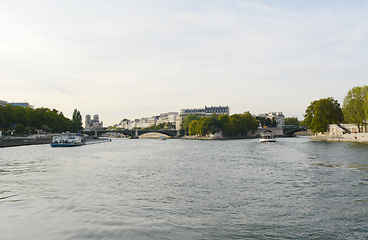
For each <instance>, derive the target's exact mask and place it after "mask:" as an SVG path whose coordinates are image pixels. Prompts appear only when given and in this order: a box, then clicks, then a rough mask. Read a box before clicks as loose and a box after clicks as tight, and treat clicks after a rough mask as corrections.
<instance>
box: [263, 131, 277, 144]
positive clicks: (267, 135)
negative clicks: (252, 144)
mask: <svg viewBox="0 0 368 240" xmlns="http://www.w3.org/2000/svg"><path fill="white" fill-rule="evenodd" d="M259 141H260V142H276V138H275V134H273V132H272V131H270V130H266V131H264V132H263V133H261V139H260V140H259Z"/></svg>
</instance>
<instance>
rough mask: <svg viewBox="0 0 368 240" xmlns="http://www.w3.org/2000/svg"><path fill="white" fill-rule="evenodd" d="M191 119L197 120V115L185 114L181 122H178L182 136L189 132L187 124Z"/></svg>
mask: <svg viewBox="0 0 368 240" xmlns="http://www.w3.org/2000/svg"><path fill="white" fill-rule="evenodd" d="M193 120H199V117H198V116H197V115H194V114H189V115H187V116H185V118H184V119H183V122H182V123H181V124H180V135H181V134H182V136H184V135H185V134H187V133H189V124H190V123H191V122H192V121H193Z"/></svg>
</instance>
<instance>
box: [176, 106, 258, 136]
mask: <svg viewBox="0 0 368 240" xmlns="http://www.w3.org/2000/svg"><path fill="white" fill-rule="evenodd" d="M182 126H183V125H182ZM257 128H258V121H257V120H256V119H255V118H254V117H253V116H252V115H251V114H250V113H249V112H245V113H244V114H234V115H231V116H230V117H229V116H228V115H220V116H218V115H216V114H213V115H212V116H210V117H202V118H200V119H193V120H192V121H190V123H189V125H188V134H189V135H199V136H206V135H209V134H210V133H212V134H214V133H216V132H220V131H222V133H223V134H224V135H225V136H246V135H247V133H248V132H249V131H251V132H252V133H254V132H255V131H256V130H257ZM182 129H183V128H182Z"/></svg>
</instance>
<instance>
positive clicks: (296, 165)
mask: <svg viewBox="0 0 368 240" xmlns="http://www.w3.org/2000/svg"><path fill="white" fill-rule="evenodd" d="M367 238H368V145H367V144H353V143H328V142H314V141H311V140H309V139H308V138H307V137H297V138H278V139H277V142H276V143H260V142H259V140H258V139H244V140H227V141H200V140H180V139H168V140H166V141H160V140H157V139H137V140H129V139H113V140H112V142H109V143H102V144H94V145H87V146H82V147H75V148H65V149H62V148H51V147H50V146H49V145H35V146H23V147H11V148H1V149H0V239H22V240H23V239H47V240H50V239H367Z"/></svg>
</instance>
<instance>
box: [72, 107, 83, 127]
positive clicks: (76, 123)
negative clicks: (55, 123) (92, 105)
mask: <svg viewBox="0 0 368 240" xmlns="http://www.w3.org/2000/svg"><path fill="white" fill-rule="evenodd" d="M82 125H83V124H82V115H81V114H80V112H79V111H78V110H77V109H74V111H73V116H72V120H71V122H70V131H71V132H79V131H81V130H82V129H83V127H82Z"/></svg>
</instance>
